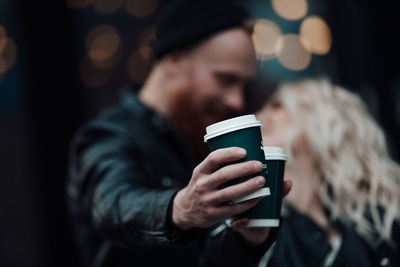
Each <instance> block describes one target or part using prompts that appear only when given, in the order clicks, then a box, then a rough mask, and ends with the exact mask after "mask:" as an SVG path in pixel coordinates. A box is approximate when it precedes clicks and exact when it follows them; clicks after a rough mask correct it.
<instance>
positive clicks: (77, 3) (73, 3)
mask: <svg viewBox="0 0 400 267" xmlns="http://www.w3.org/2000/svg"><path fill="white" fill-rule="evenodd" d="M66 1H67V6H68V7H70V8H86V7H88V6H89V5H90V4H91V3H92V2H93V0H66ZM112 1H114V0H112Z"/></svg>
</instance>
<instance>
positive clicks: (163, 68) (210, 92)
mask: <svg viewBox="0 0 400 267" xmlns="http://www.w3.org/2000/svg"><path fill="white" fill-rule="evenodd" d="M245 18H246V16H245V12H244V11H243V9H241V8H239V7H238V6H235V5H234V4H232V3H231V1H186V0H179V1H175V2H173V3H171V4H170V5H169V6H168V7H166V8H165V9H164V10H163V13H162V14H161V18H160V22H159V24H158V32H157V40H156V43H155V44H154V47H153V48H154V54H155V56H156V58H157V59H158V60H157V62H156V64H155V66H154V68H153V69H152V71H151V73H150V75H149V77H148V79H147V80H146V82H145V84H144V85H143V88H142V89H141V90H140V92H139V94H138V96H136V95H134V94H133V93H126V94H125V96H124V97H123V99H122V102H121V104H120V105H118V106H116V107H114V108H113V109H111V110H110V111H109V112H108V113H106V114H105V115H103V116H102V117H100V118H99V119H98V120H96V121H93V122H91V123H89V124H88V125H86V126H85V127H83V128H82V129H81V130H80V132H79V133H78V134H77V137H76V138H75V140H74V142H73V145H72V150H71V165H70V177H69V185H68V197H69V206H70V209H71V214H72V219H73V222H74V224H75V226H76V230H77V237H78V242H79V247H80V250H81V252H82V255H83V260H84V264H85V266H170V265H171V266H193V265H196V264H198V263H199V262H200V261H201V260H200V258H201V257H200V255H201V251H202V248H203V247H204V245H205V242H208V241H207V236H208V232H209V227H211V226H213V225H214V224H216V223H218V222H220V221H221V220H222V219H224V218H227V217H230V216H233V215H235V214H238V213H240V212H242V211H244V210H246V209H248V208H250V207H252V206H254V205H255V204H256V203H257V202H258V201H259V200H258V199H255V200H250V201H246V202H243V203H239V204H233V205H232V204H229V203H230V200H232V199H235V198H237V197H239V196H242V195H245V194H248V193H250V192H253V191H255V190H257V189H258V188H260V187H262V186H263V185H264V183H265V181H264V178H263V177H261V176H258V177H254V178H252V179H250V180H249V181H247V182H244V183H242V184H239V185H236V186H231V187H227V188H221V185H222V184H224V183H225V182H227V181H229V180H232V179H235V178H239V177H244V176H247V175H251V174H255V173H257V172H259V171H260V170H261V169H262V164H261V163H260V162H255V161H249V162H244V163H239V164H232V165H228V166H225V167H223V168H221V167H220V166H221V165H223V164H224V163H228V162H232V161H236V160H239V159H241V158H243V157H245V154H246V151H245V150H243V149H241V148H238V147H236V148H235V147H233V148H227V149H222V150H218V151H215V152H213V153H210V154H209V155H208V156H207V157H206V158H205V159H204V160H203V161H201V162H200V163H199V160H197V158H199V157H200V158H201V156H202V155H203V153H204V151H205V150H204V147H205V145H204V144H203V143H202V138H203V134H204V130H205V127H206V126H207V125H209V124H212V123H215V122H217V121H220V120H223V119H226V118H229V117H230V116H232V115H235V114H238V113H240V112H241V111H242V110H243V108H244V101H243V87H244V85H245V83H246V82H247V81H248V80H249V79H251V78H252V77H253V75H254V63H255V62H254V58H255V57H254V50H253V45H252V42H251V36H250V32H249V30H247V29H246V28H245V27H244V26H243V25H244V24H243V20H244V19H245ZM189 151H191V152H189ZM288 188H289V185H286V189H288ZM286 191H288V190H286ZM245 224H246V222H245V221H244V222H243V221H242V222H236V223H235V224H234V226H235V225H236V228H237V230H238V231H239V232H241V233H242V234H243V236H244V237H245V239H243V238H241V236H239V234H238V233H235V234H236V236H235V237H233V238H234V239H235V241H234V242H237V244H238V248H240V246H243V253H244V255H245V256H244V258H246V259H247V255H246V253H247V252H246V251H247V250H248V247H249V246H250V247H251V246H252V245H253V246H257V245H260V244H264V245H265V244H267V245H268V244H269V243H270V242H269V241H266V239H267V237H268V235H269V233H268V231H269V230H268V229H266V230H265V229H264V230H262V231H259V232H257V235H256V238H254V233H253V232H252V233H248V231H247V230H245V229H244V226H245ZM246 240H247V241H246ZM222 244H223V242H222ZM249 254H252V252H250V253H249ZM253 256H254V257H255V258H257V257H259V256H260V255H258V254H255V255H250V256H249V258H251V257H253Z"/></svg>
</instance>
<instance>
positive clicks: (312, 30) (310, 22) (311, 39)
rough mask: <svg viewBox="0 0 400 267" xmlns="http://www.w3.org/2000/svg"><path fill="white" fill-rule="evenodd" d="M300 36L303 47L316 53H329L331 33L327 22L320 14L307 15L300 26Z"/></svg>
mask: <svg viewBox="0 0 400 267" xmlns="http://www.w3.org/2000/svg"><path fill="white" fill-rule="evenodd" d="M300 36H301V40H302V41H303V45H304V47H305V48H306V49H307V50H308V51H310V52H312V53H314V54H317V55H325V54H327V53H329V51H330V49H331V46H332V33H331V30H330V29H329V26H328V24H327V23H326V22H325V21H324V20H323V19H322V18H321V17H320V16H309V17H307V18H306V19H305V20H304V21H303V22H302V23H301V26H300Z"/></svg>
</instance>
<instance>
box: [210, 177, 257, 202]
mask: <svg viewBox="0 0 400 267" xmlns="http://www.w3.org/2000/svg"><path fill="white" fill-rule="evenodd" d="M264 184H265V178H264V177H262V176H257V177H254V178H251V179H249V180H247V181H245V182H243V183H239V184H235V185H231V186H228V187H225V188H223V189H220V190H217V191H214V192H211V193H210V194H209V195H208V196H207V199H206V201H207V202H209V203H212V204H220V203H224V202H228V201H232V200H235V199H237V198H239V197H242V196H245V195H248V194H250V193H253V192H255V191H256V190H258V189H260V188H261V187H263V185H264Z"/></svg>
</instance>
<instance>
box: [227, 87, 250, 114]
mask: <svg viewBox="0 0 400 267" xmlns="http://www.w3.org/2000/svg"><path fill="white" fill-rule="evenodd" d="M224 103H225V106H227V107H229V108H230V109H232V110H233V111H236V112H240V111H242V110H243V109H244V106H245V103H244V96H243V91H242V89H241V88H235V89H233V90H232V91H230V92H229V93H227V94H225V96H224Z"/></svg>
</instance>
